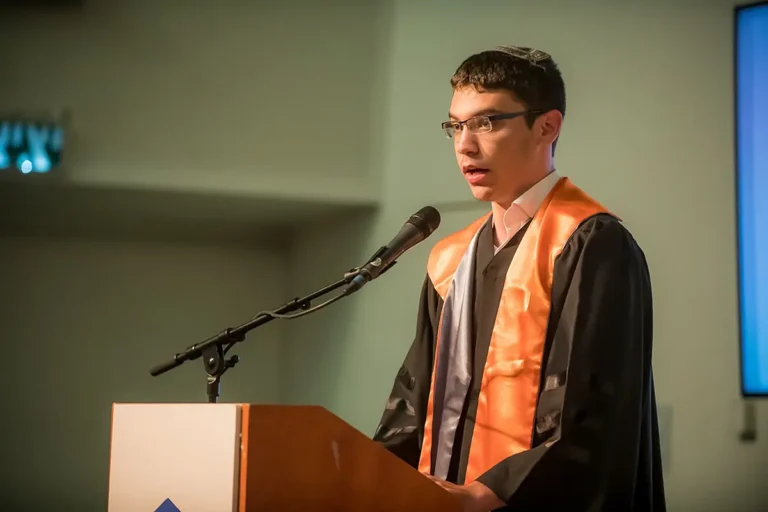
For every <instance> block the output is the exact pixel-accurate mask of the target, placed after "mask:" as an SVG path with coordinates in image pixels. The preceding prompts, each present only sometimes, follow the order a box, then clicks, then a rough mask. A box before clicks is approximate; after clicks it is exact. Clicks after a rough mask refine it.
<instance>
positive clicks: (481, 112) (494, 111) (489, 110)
mask: <svg viewBox="0 0 768 512" xmlns="http://www.w3.org/2000/svg"><path fill="white" fill-rule="evenodd" d="M503 113H504V112H503V111H501V110H499V109H497V108H493V107H491V108H484V109H482V110H478V111H477V112H475V113H474V114H472V115H471V116H469V117H477V116H491V115H494V114H503ZM448 118H449V119H451V120H456V119H458V118H457V117H456V116H455V115H453V114H451V113H450V112H448Z"/></svg>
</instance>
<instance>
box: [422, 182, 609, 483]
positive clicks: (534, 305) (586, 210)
mask: <svg viewBox="0 0 768 512" xmlns="http://www.w3.org/2000/svg"><path fill="white" fill-rule="evenodd" d="M598 213H608V212H607V210H606V209H605V208H604V207H603V206H601V205H600V204H598V203H597V202H596V201H594V200H593V199H591V198H590V197H589V196H587V195H586V194H585V193H584V192H583V191H582V190H581V189H579V188H578V187H576V186H575V185H573V184H572V183H571V181H570V180H569V179H568V178H561V179H560V180H559V181H558V182H557V184H556V185H555V186H554V187H553V189H552V191H551V192H550V193H549V195H548V196H547V198H546V199H545V200H544V202H543V203H542V205H541V207H540V208H539V210H538V211H537V213H536V215H535V216H534V218H533V220H532V221H531V224H530V225H529V226H528V230H527V231H526V233H525V235H524V236H523V239H522V241H521V243H520V246H519V247H518V249H517V252H516V253H515V257H514V258H513V259H512V263H511V265H510V266H509V269H508V271H507V274H506V277H505V280H504V287H503V289H502V293H501V301H500V303H499V308H498V312H497V314H496V321H495V324H494V328H493V332H492V334H491V342H490V346H489V348H488V357H487V359H486V362H485V367H484V370H483V377H482V382H481V387H480V395H479V398H478V404H477V416H476V418H475V426H474V430H473V432H472V444H471V446H470V451H469V459H468V463H467V472H466V477H465V483H470V482H472V481H474V480H475V479H477V477H479V476H480V475H482V474H483V473H485V472H486V471H487V470H489V469H490V468H491V467H493V466H495V465H496V464H498V463H499V462H501V461H502V460H504V459H506V458H507V457H509V456H511V455H514V454H516V453H519V452H521V451H524V450H528V449H530V448H531V443H532V436H533V424H534V417H535V413H536V403H537V400H538V394H539V382H540V374H541V364H542V353H543V350H544V343H545V338H546V333H547V324H548V320H549V310H550V306H551V299H550V297H551V295H550V294H551V290H552V273H553V271H554V265H555V259H556V258H557V257H558V255H559V254H560V253H561V251H562V249H563V247H564V246H565V244H566V243H567V241H568V239H569V238H570V237H571V235H572V234H573V232H574V231H575V230H576V229H577V228H578V226H579V225H580V224H581V223H582V222H583V221H584V220H586V219H587V218H589V217H591V216H593V215H595V214H598ZM489 216H490V214H488V215H485V216H484V217H482V218H481V219H478V220H476V221H475V222H473V223H472V224H470V225H469V226H468V227H466V228H464V229H463V230H461V231H458V232H456V233H454V234H452V235H449V236H448V237H447V238H445V239H443V240H441V241H440V242H438V243H437V244H436V245H435V247H434V248H433V249H432V252H431V253H430V255H429V261H428V263H427V271H428V274H429V277H430V280H431V281H432V284H433V286H434V287H435V290H436V291H437V293H438V294H439V295H440V296H441V297H442V298H443V299H445V298H446V295H447V293H448V291H449V289H450V285H451V282H452V280H453V276H454V273H455V272H456V268H457V267H458V265H459V262H460V261H461V259H462V257H463V256H464V254H465V252H466V251H467V248H468V247H469V244H470V242H471V241H472V238H473V237H474V236H475V234H476V233H477V232H478V230H479V229H480V227H481V226H482V225H483V223H484V222H485V221H486V220H487V219H488V217H489ZM441 326H442V313H441V318H440V323H439V326H438V333H437V338H436V339H437V340H439V339H440V329H441ZM438 353H439V347H438V348H437V349H436V351H435V367H434V368H433V371H432V384H431V386H430V392H429V400H428V403H427V419H426V422H425V424H424V441H423V444H422V448H421V456H420V459H419V471H421V472H422V473H431V458H432V457H431V455H432V425H433V418H432V416H433V411H434V407H433V406H434V404H433V394H434V385H435V381H434V376H435V370H436V368H437V364H438V361H437V354H438Z"/></svg>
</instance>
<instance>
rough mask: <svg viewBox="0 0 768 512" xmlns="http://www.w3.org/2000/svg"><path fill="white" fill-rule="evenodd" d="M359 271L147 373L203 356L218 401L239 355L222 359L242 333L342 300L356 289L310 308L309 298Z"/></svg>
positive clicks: (213, 399)
mask: <svg viewBox="0 0 768 512" xmlns="http://www.w3.org/2000/svg"><path fill="white" fill-rule="evenodd" d="M359 273H360V268H356V269H352V270H351V271H349V272H348V273H347V274H345V276H344V278H343V279H340V280H338V281H336V282H335V283H333V284H330V285H328V286H326V287H324V288H321V289H320V290H318V291H316V292H314V293H311V294H309V295H307V296H306V297H302V298H295V299H293V300H292V301H290V302H288V303H286V304H285V305H283V306H281V307H280V308H278V309H276V310H274V311H263V312H261V313H259V314H258V315H257V316H256V317H255V318H253V319H252V320H250V321H248V322H246V323H244V324H242V325H240V326H238V327H234V328H227V329H224V330H223V331H222V332H220V333H219V334H217V335H215V336H212V337H210V338H208V339H207V340H205V341H202V342H200V343H196V344H195V345H191V346H189V347H187V348H186V349H185V350H184V351H183V352H179V353H178V354H176V355H175V356H173V358H172V359H170V360H168V361H166V362H164V363H161V364H159V365H157V366H155V367H153V368H152V369H151V370H150V371H149V373H150V375H152V376H153V377H156V376H158V375H161V374H163V373H165V372H167V371H169V370H172V369H173V368H176V367H177V366H181V365H182V364H183V363H184V362H186V361H193V360H195V359H197V358H199V357H201V356H202V357H203V366H204V368H205V372H206V374H207V385H206V393H207V395H208V402H209V403H216V402H217V401H218V397H219V393H220V390H221V377H222V375H224V373H225V372H226V371H227V370H229V369H230V368H233V367H234V366H235V364H237V363H238V362H239V361H240V358H238V357H237V356H236V355H233V356H231V357H230V358H229V359H226V358H225V356H226V354H227V352H228V351H229V349H231V348H232V347H233V346H234V345H235V343H238V342H241V341H244V340H245V335H246V334H247V333H248V332H249V331H251V330H253V329H255V328H256V327H259V326H261V325H264V324H266V323H267V322H270V321H272V320H274V319H275V318H285V319H294V318H298V317H300V316H304V315H306V314H309V313H312V312H314V311H317V310H319V309H322V308H324V307H326V306H329V305H330V304H331V303H333V302H336V301H337V300H339V299H342V298H344V297H346V296H348V295H350V294H351V293H354V292H355V291H357V289H358V288H356V287H349V286H348V287H347V289H346V290H344V291H343V292H342V293H340V294H338V295H336V296H335V297H333V298H331V299H329V300H327V301H326V302H324V303H322V304H319V305H317V306H315V307H311V305H312V301H313V300H314V299H316V298H318V297H321V296H323V295H325V294H327V293H330V292H332V291H333V290H336V289H338V288H341V287H342V286H344V285H349V283H350V282H351V281H352V280H353V279H354V278H355V277H356V276H357V275H359ZM297 310H303V311H302V312H300V313H296V314H293V315H289V313H291V312H293V311H297ZM225 345H226V346H225Z"/></svg>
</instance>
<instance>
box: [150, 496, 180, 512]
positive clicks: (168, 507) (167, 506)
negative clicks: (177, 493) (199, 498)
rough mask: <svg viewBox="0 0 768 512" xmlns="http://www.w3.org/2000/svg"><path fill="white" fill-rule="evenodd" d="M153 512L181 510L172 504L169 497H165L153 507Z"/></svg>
mask: <svg viewBox="0 0 768 512" xmlns="http://www.w3.org/2000/svg"><path fill="white" fill-rule="evenodd" d="M155 512H181V510H179V508H178V507H177V506H176V505H174V504H173V502H172V501H171V498H166V499H165V501H164V502H162V503H161V504H160V506H159V507H157V508H156V509H155Z"/></svg>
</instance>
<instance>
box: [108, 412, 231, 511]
mask: <svg viewBox="0 0 768 512" xmlns="http://www.w3.org/2000/svg"><path fill="white" fill-rule="evenodd" d="M240 416H241V406H240V405H238V404H114V405H113V407H112V451H111V454H110V465H109V501H108V510H109V512H145V511H146V512H155V511H158V509H159V510H160V512H175V511H176V510H181V512H236V511H237V508H238V482H239V480H240V478H239V472H240V467H239V466H240V429H241V422H240Z"/></svg>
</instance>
